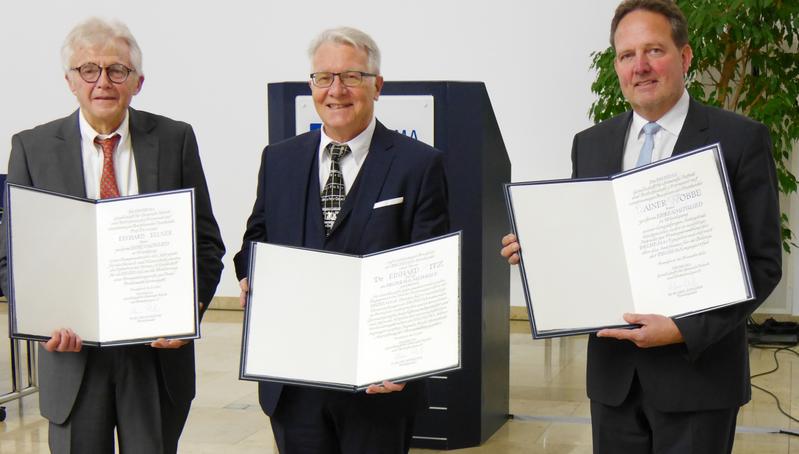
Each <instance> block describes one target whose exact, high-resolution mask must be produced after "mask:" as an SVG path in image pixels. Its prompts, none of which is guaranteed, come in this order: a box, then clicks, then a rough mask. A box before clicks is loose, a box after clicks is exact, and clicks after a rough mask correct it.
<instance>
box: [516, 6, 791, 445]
mask: <svg viewBox="0 0 799 454" xmlns="http://www.w3.org/2000/svg"><path fill="white" fill-rule="evenodd" d="M611 45H612V46H613V48H614V50H615V52H616V57H615V62H614V65H615V69H616V74H617V76H618V78H619V84H620V86H621V89H622V92H623V93H624V96H625V98H626V99H627V101H628V102H629V103H630V105H631V106H632V108H633V111H632V112H627V113H624V114H621V115H619V116H616V117H614V118H612V119H610V120H607V121H605V122H602V123H599V124H597V125H596V126H594V127H592V128H589V129H587V130H585V131H583V132H580V133H579V134H577V135H576V136H575V137H574V142H573V146H572V170H573V176H574V177H575V178H582V177H598V176H606V175H610V174H613V173H617V172H620V171H622V170H627V169H631V168H633V167H636V165H640V163H641V155H644V156H646V155H647V154H648V153H645V152H644V151H645V150H646V149H647V148H649V150H648V151H650V152H651V160H658V159H663V158H666V157H669V156H671V155H673V154H678V153H682V152H686V151H690V150H693V149H696V148H699V147H701V146H703V145H708V144H712V143H715V142H720V143H721V148H722V152H723V154H724V162H725V165H726V167H727V172H728V176H729V180H730V184H731V186H732V192H733V197H734V199H735V209H736V212H737V215H738V220H739V223H740V228H741V234H742V238H743V242H744V246H745V249H746V259H747V261H748V264H749V269H750V271H751V275H752V283H753V285H754V290H755V295H756V298H755V299H754V300H752V301H750V302H747V303H743V304H736V305H733V306H728V307H726V308H723V309H718V310H714V311H710V312H706V313H703V314H698V315H693V316H689V317H684V318H680V319H671V318H668V317H664V316H662V315H658V314H624V319H625V320H626V321H627V322H628V323H631V324H636V325H640V327H639V328H636V329H629V330H626V329H606V330H601V331H599V332H598V333H596V335H592V336H590V338H589V341H588V373H587V388H588V397H589V398H590V399H591V423H592V428H593V429H592V430H593V441H594V452H596V453H626V454H635V453H652V452H657V453H673V454H677V453H680V454H685V453H725V452H726V453H728V452H731V451H732V444H733V438H734V436H735V420H736V415H737V414H738V409H739V407H740V406H741V405H743V404H745V403H746V402H748V401H749V399H750V397H751V387H750V384H749V361H748V358H749V356H748V351H747V343H746V328H745V325H746V319H747V317H748V316H749V315H751V314H752V312H753V311H754V310H755V309H756V308H757V307H758V306H759V305H760V304H761V303H762V302H763V301H764V300H765V299H766V297H768V295H769V294H770V293H771V291H772V290H773V289H774V287H775V286H776V285H777V283H778V282H779V280H780V277H781V274H782V271H781V256H782V249H781V235H780V218H779V205H778V200H777V183H776V175H775V169H774V161H773V158H772V155H771V139H770V137H769V133H768V129H767V128H766V127H765V126H764V125H762V124H760V123H757V122H755V121H752V120H750V119H748V118H746V117H743V116H740V115H737V114H734V113H731V112H727V111H723V110H720V109H717V108H714V107H709V106H705V105H702V104H700V103H698V102H696V101H694V100H693V99H691V98H690V97H689V96H688V92H687V91H686V89H685V82H684V76H685V74H686V73H687V71H688V68H689V66H690V64H691V59H692V56H693V53H692V50H691V47H690V45H689V44H688V31H687V25H686V20H685V17H684V16H683V14H682V12H681V11H680V10H679V8H677V6H676V5H674V3H673V2H672V1H671V0H627V1H624V2H623V3H622V4H621V5H619V7H618V8H617V9H616V13H615V16H614V18H613V22H612V24H611ZM648 124H649V125H654V127H652V126H647V125H648ZM647 129H650V133H649V134H651V135H652V140H653V144H652V147H646V146H645V144H646V142H647V141H648V139H647V138H646V135H647V132H646V130H647ZM642 160H643V161H645V163H647V162H650V160H647V159H642ZM502 242H503V246H504V247H503V249H502V255H503V256H505V257H507V258H508V260H509V262H510V263H512V264H515V263H518V260H519V258H518V254H517V252H518V251H519V250H520V248H519V243H518V242H517V241H516V238H515V237H514V236H513V235H507V236H506V237H505V238H503V241H502ZM634 271H635V270H633V272H634Z"/></svg>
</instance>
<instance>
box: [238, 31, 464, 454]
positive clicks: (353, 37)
mask: <svg viewBox="0 0 799 454" xmlns="http://www.w3.org/2000/svg"><path fill="white" fill-rule="evenodd" d="M309 53H310V57H311V64H312V68H313V69H312V70H313V74H311V82H310V86H311V91H312V95H313V99H314V104H315V107H316V111H317V112H318V113H319V116H320V117H321V118H322V122H323V128H322V129H321V130H317V131H312V132H309V133H305V134H302V135H299V136H297V137H294V138H291V139H288V140H286V141H283V142H280V143H278V144H275V145H270V146H268V147H266V149H265V150H264V152H263V155H262V158H261V169H260V173H259V175H258V191H257V195H256V200H255V205H254V206H253V210H252V214H251V216H250V218H249V220H248V221H247V230H246V232H245V234H244V241H243V244H242V248H241V251H240V252H239V253H238V254H236V257H235V259H234V262H235V265H236V274H237V276H238V277H239V279H240V280H241V281H240V285H241V288H242V305H244V301H245V300H246V293H247V290H248V285H247V273H248V268H247V267H248V262H249V248H250V242H251V241H260V242H269V243H276V244H286V245H294V246H304V247H308V248H314V249H324V250H329V251H336V252H344V253H349V254H366V253H371V252H377V251H381V250H384V249H389V248H393V247H396V246H401V245H404V244H408V243H411V242H414V241H419V240H424V239H427V238H431V237H434V236H437V235H441V234H444V233H447V231H448V228H449V220H448V214H447V192H446V181H445V178H444V169H443V164H442V156H441V153H440V152H438V151H437V150H435V149H433V148H431V147H429V146H427V145H424V144H423V143H421V142H418V141H415V140H413V139H409V138H407V137H405V136H403V135H401V134H398V133H396V132H393V131H389V130H388V129H386V127H385V126H383V125H382V124H381V123H380V122H378V121H377V120H376V119H375V117H374V102H375V101H376V100H377V98H378V96H379V95H380V89H381V87H382V85H383V77H382V76H380V54H379V51H378V48H377V45H376V44H375V43H374V41H373V40H372V39H371V38H370V37H369V36H368V35H366V34H365V33H363V32H361V31H359V30H355V29H352V28H338V29H333V30H328V31H325V32H323V33H322V34H321V35H319V37H317V39H316V40H315V41H314V42H313V43H312V45H311V48H310V52H309ZM303 280H304V281H305V282H306V284H304V285H313V281H314V277H313V276H304V277H303ZM285 304H292V302H291V301H285ZM308 316H309V317H313V316H314V315H313V314H308ZM314 335H315V333H308V336H314ZM318 342H319V344H320V345H324V342H325V340H324V339H322V338H320V339H318ZM274 348H291V346H290V345H280V346H278V345H276V346H274ZM298 360H299V361H302V358H298ZM259 398H260V402H261V407H262V408H263V410H264V412H265V413H266V414H267V415H269V416H270V418H271V424H272V431H273V433H274V435H275V440H276V442H277V445H278V448H279V449H280V452H281V453H282V454H294V453H309V454H310V453H314V454H320V453H322V454H323V453H347V454H350V453H369V454H375V453H405V452H407V451H408V449H409V443H410V438H411V427H412V423H413V416H414V414H415V413H416V411H417V410H418V409H419V407H420V406H422V405H423V404H424V402H425V396H424V388H423V385H422V383H421V382H409V383H406V384H396V383H391V382H383V383H382V384H377V385H372V386H370V387H369V388H368V389H367V391H366V393H357V394H351V393H346V392H338V391H327V390H318V389H311V388H303V387H298V386H288V385H285V386H284V385H280V384H277V383H268V382H263V383H260V384H259Z"/></svg>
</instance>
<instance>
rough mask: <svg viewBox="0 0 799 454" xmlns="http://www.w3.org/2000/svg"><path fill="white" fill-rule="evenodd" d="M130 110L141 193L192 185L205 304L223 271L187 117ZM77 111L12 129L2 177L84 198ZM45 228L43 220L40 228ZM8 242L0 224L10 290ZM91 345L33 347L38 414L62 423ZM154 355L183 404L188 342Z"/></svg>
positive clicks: (189, 388)
mask: <svg viewBox="0 0 799 454" xmlns="http://www.w3.org/2000/svg"><path fill="white" fill-rule="evenodd" d="M129 113H130V117H129V129H130V137H131V143H132V146H133V156H134V160H135V162H136V174H137V178H138V184H139V192H140V193H142V194H143V193H148V192H158V191H167V190H173V189H183V188H194V204H195V213H196V232H197V236H196V238H197V290H198V294H197V296H198V301H199V302H202V303H203V306H204V307H203V311H204V310H205V309H206V308H207V307H208V305H209V304H210V302H211V298H213V296H214V292H215V291H216V286H217V284H218V283H219V279H220V276H221V274H222V256H223V255H224V253H225V247H224V245H223V244H222V238H221V236H220V233H219V227H218V226H217V223H216V220H215V219H214V214H213V212H212V210H211V199H210V197H209V195H208V187H207V185H206V182H205V175H204V173H203V169H202V164H201V162H200V155H199V151H198V148H197V140H196V139H195V137H194V131H193V130H192V128H191V126H190V125H188V124H186V123H183V122H179V121H174V120H171V119H169V118H166V117H162V116H159V115H154V114H151V113H148V112H142V111H138V110H134V109H129ZM78 115H79V113H78V111H76V112H74V113H73V114H72V115H70V116H68V117H65V118H61V119H59V120H55V121H52V122H50V123H46V124H43V125H40V126H37V127H36V128H33V129H30V130H27V131H22V132H20V133H18V134H16V135H14V137H12V139H11V157H10V159H9V164H8V182H10V183H17V184H21V185H25V186H32V187H36V188H40V189H46V190H49V191H53V192H58V193H62V194H68V195H73V196H78V197H86V186H85V183H84V180H83V159H82V157H81V156H82V154H81V135H80V127H79V125H78ZM3 226H5V224H3ZM46 233H47V230H46V227H43V229H42V234H43V235H45V234H46ZM6 241H7V239H6V235H5V227H3V228H2V232H0V285H3V290H4V291H7V289H8V282H7V280H8V262H7V257H6ZM76 259H77V260H78V261H79V260H80V258H76ZM64 297H65V298H68V297H69V295H64ZM201 313H202V312H201ZM78 335H80V333H78ZM89 348H92V347H84V348H83V350H81V351H80V352H78V353H57V352H56V353H50V352H48V351H46V350H44V348H40V349H39V383H40V394H39V395H40V397H39V407H40V410H41V413H42V415H43V416H44V417H46V418H47V419H48V420H50V421H51V422H53V423H56V424H62V423H63V422H64V421H66V419H67V417H69V414H70V412H71V411H72V406H73V404H74V402H75V399H76V397H77V394H78V390H79V389H80V384H81V382H82V380H83V371H84V369H85V366H86V358H87V356H88V353H87V352H88V349H89ZM158 356H159V360H160V361H159V362H160V364H161V371H162V379H163V382H164V384H165V388H166V391H167V393H168V397H169V398H170V399H171V400H172V402H173V403H174V404H175V405H177V406H181V407H184V406H188V405H189V404H190V403H191V399H192V398H193V397H194V393H195V372H194V344H193V343H190V344H188V345H185V346H183V347H181V348H179V349H175V350H171V349H158Z"/></svg>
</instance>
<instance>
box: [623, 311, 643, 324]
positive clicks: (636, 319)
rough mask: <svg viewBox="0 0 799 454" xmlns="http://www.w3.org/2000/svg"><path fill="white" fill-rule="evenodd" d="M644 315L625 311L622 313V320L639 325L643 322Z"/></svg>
mask: <svg viewBox="0 0 799 454" xmlns="http://www.w3.org/2000/svg"><path fill="white" fill-rule="evenodd" d="M644 319H645V317H644V316H643V315H641V314H632V313H629V312H628V313H626V314H624V321H625V322H627V323H630V324H633V325H640V324H643V322H644Z"/></svg>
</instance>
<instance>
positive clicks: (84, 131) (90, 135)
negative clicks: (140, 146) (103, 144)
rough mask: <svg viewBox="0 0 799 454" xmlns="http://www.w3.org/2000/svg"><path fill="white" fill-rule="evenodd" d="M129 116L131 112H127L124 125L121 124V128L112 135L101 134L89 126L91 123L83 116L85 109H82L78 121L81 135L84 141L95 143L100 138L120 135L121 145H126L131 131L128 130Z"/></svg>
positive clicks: (123, 121) (123, 120)
mask: <svg viewBox="0 0 799 454" xmlns="http://www.w3.org/2000/svg"><path fill="white" fill-rule="evenodd" d="M129 115H130V112H128V110H125V118H123V119H122V123H120V125H119V127H118V128H117V129H116V130H115V131H113V132H111V134H100V133H99V132H97V131H95V130H94V128H92V125H90V124H89V121H88V120H86V117H84V116H83V109H80V115H79V119H78V124H79V125H80V135H81V138H82V139H83V141H84V142H85V141H89V142H90V143H91V142H94V139H95V137H100V138H101V139H107V138H109V137H111V136H113V135H114V134H119V143H121V144H122V143H125V140H126V139H127V138H128V134H129V132H128V131H129V129H128V122H129Z"/></svg>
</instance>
